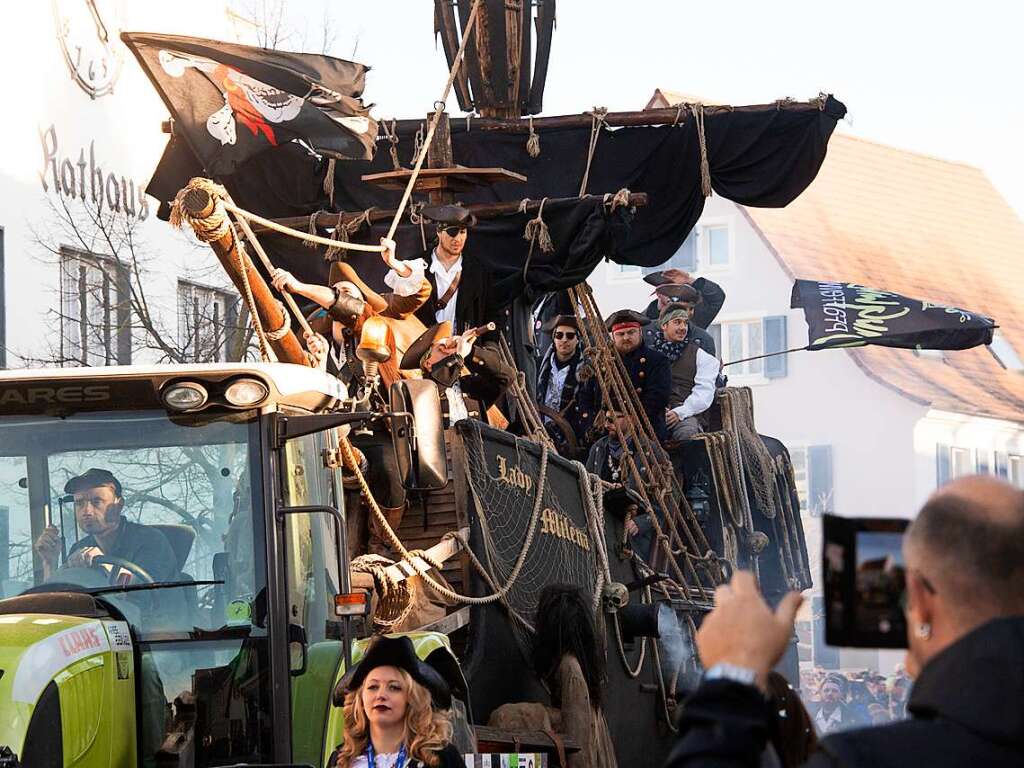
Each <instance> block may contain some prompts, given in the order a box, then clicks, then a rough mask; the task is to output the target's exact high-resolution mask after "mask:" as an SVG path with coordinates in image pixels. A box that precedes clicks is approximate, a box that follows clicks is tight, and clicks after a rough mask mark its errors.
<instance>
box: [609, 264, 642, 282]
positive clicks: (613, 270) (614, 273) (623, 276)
mask: <svg viewBox="0 0 1024 768" xmlns="http://www.w3.org/2000/svg"><path fill="white" fill-rule="evenodd" d="M643 274H644V273H643V270H642V269H641V268H640V267H638V266H637V265H636V264H616V263H614V262H612V263H611V264H609V269H608V277H609V279H611V280H614V281H615V282H618V281H619V280H634V279H636V278H638V277H642V276H643Z"/></svg>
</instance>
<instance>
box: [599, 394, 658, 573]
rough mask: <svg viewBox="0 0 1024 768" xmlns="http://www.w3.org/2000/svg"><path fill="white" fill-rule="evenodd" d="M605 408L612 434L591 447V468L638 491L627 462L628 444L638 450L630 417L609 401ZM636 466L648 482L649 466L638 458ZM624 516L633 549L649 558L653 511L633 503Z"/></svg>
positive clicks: (607, 424)
mask: <svg viewBox="0 0 1024 768" xmlns="http://www.w3.org/2000/svg"><path fill="white" fill-rule="evenodd" d="M604 411H605V428H606V429H607V430H608V434H606V435H605V436H604V437H601V438H599V439H598V440H597V441H596V442H595V443H594V444H593V445H592V446H591V447H590V452H589V453H588V454H587V471H588V472H590V473H592V474H595V475H597V476H598V477H600V478H601V479H602V480H604V481H605V482H607V483H611V484H612V485H621V486H623V487H624V488H628V489H631V490H634V491H635V490H637V483H636V478H634V477H633V474H632V473H631V472H630V471H629V467H628V466H627V465H626V464H624V463H623V456H624V455H625V452H626V448H627V447H628V449H629V452H630V453H631V454H633V455H634V456H635V455H636V450H637V448H636V446H635V445H634V443H633V441H632V439H630V438H627V435H628V434H629V433H628V432H627V430H628V428H629V416H628V415H627V414H626V413H625V412H624V411H623V410H622V409H620V408H617V407H616V406H614V405H612V404H609V403H608V402H607V401H606V403H605V408H604ZM652 447H653V446H652ZM655 450H657V449H655ZM636 468H637V472H638V474H639V475H640V481H641V483H643V484H646V483H647V481H648V477H647V468H646V466H645V465H644V463H643V462H642V461H636ZM623 515H624V519H625V527H626V533H627V534H628V535H629V536H630V538H631V540H632V546H633V551H634V552H636V554H638V555H639V556H640V557H641V558H642V559H643V560H645V561H646V560H648V558H649V556H650V553H651V549H652V548H653V543H654V525H653V524H652V523H651V520H650V511H649V510H647V509H644V508H641V507H640V506H639V505H638V504H635V503H631V504H629V505H627V506H626V508H625V509H624V512H623ZM659 518H660V513H659Z"/></svg>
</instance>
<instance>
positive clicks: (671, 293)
mask: <svg viewBox="0 0 1024 768" xmlns="http://www.w3.org/2000/svg"><path fill="white" fill-rule="evenodd" d="M654 293H655V295H657V296H663V297H664V298H666V299H668V300H669V301H672V302H682V303H683V304H700V300H701V296H700V293H699V292H698V291H697V289H696V288H694V287H693V286H692V285H687V284H686V283H665V284H663V285H659V286H658V287H657V288H655V289H654Z"/></svg>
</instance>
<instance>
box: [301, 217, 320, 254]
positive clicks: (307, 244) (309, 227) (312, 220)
mask: <svg viewBox="0 0 1024 768" xmlns="http://www.w3.org/2000/svg"><path fill="white" fill-rule="evenodd" d="M321 213H323V211H313V213H311V214H309V222H308V223H307V224H306V231H307V232H308V233H309V234H311V235H313V236H314V237H316V217H317V216H319V215H320V214H321ZM302 247H303V248H316V243H314V242H313V241H312V240H303V241H302Z"/></svg>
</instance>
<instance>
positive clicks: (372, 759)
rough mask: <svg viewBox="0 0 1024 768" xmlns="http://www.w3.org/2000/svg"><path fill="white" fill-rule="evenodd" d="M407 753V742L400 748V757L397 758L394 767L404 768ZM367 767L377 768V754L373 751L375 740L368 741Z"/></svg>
mask: <svg viewBox="0 0 1024 768" xmlns="http://www.w3.org/2000/svg"><path fill="white" fill-rule="evenodd" d="M405 761H406V754H405V744H402V746H401V748H400V749H399V750H398V759H397V760H395V765H394V768H402V766H403V765H405ZM366 768H377V754H376V753H375V752H374V751H373V742H372V741H367V742H366Z"/></svg>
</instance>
